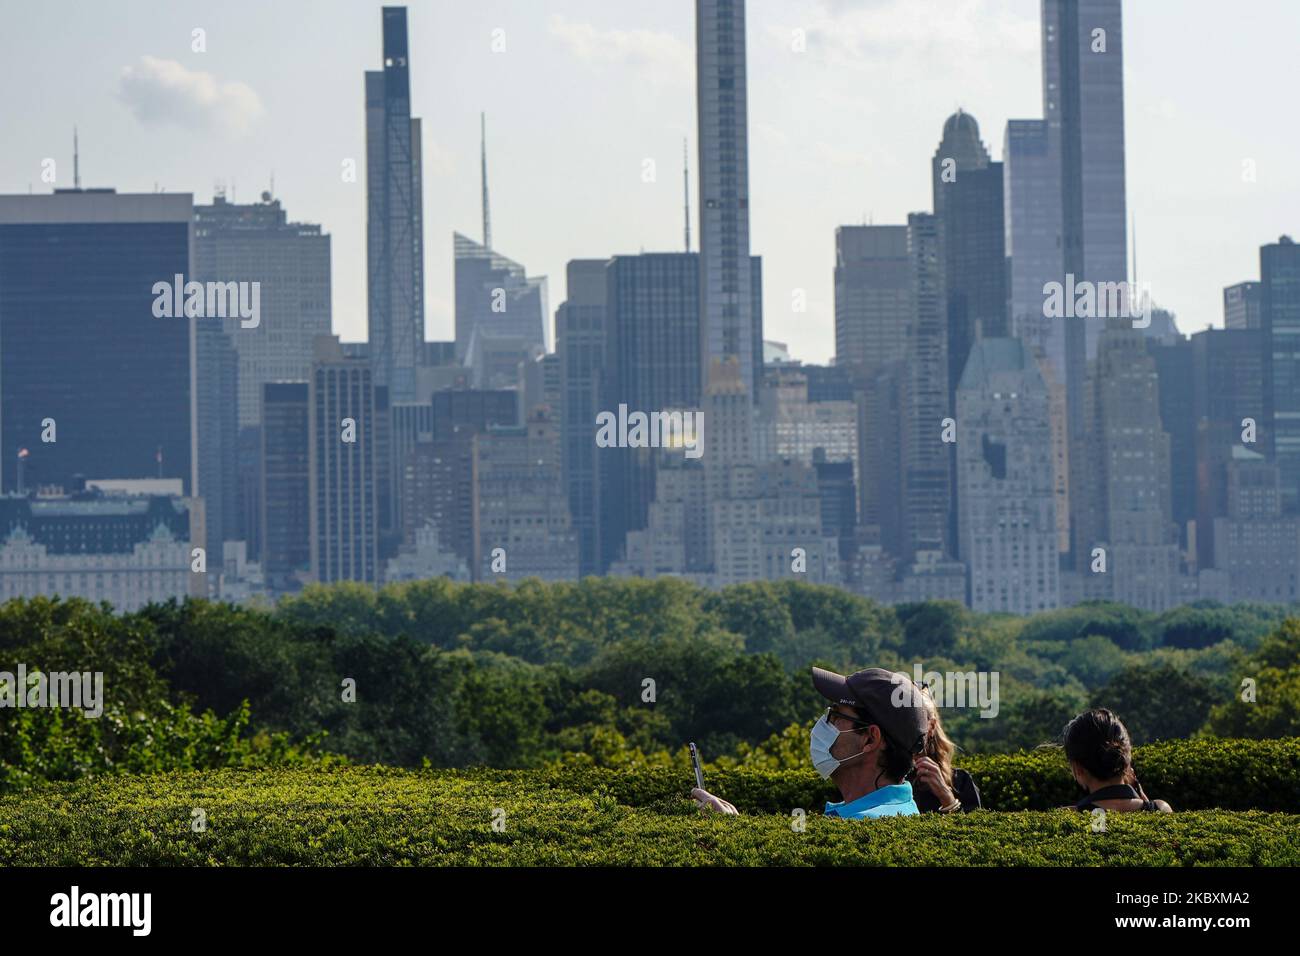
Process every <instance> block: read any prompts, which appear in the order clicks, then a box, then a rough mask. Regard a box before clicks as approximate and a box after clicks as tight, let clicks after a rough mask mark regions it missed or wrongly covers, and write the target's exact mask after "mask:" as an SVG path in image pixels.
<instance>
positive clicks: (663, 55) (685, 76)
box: [549, 14, 695, 85]
mask: <svg viewBox="0 0 1300 956" xmlns="http://www.w3.org/2000/svg"><path fill="white" fill-rule="evenodd" d="M549 29H550V33H551V36H553V37H555V38H557V39H558V40H559V41H560V42H561V43H563V44H564V46H565V47H567V48H568V50H569V52H570V53H571V54H573V56H575V57H576V58H577V59H579V60H581V61H583V62H585V63H590V64H605V63H618V64H624V65H626V66H629V67H631V68H633V69H635V70H638V71H640V72H641V73H642V74H643V75H644V76H646V77H647V78H648V79H650V80H651V81H652V82H655V83H657V84H661V85H669V84H672V85H679V84H690V83H692V82H694V78H695V58H694V55H693V53H692V48H691V46H690V44H688V43H686V42H684V41H682V40H681V39H679V38H678V37H675V36H673V35H672V34H671V33H656V32H654V31H652V30H600V29H597V28H596V27H594V26H592V25H591V24H590V23H574V22H572V21H570V20H566V19H565V18H564V17H563V16H560V15H558V14H556V15H554V16H552V17H551V21H550V24H549Z"/></svg>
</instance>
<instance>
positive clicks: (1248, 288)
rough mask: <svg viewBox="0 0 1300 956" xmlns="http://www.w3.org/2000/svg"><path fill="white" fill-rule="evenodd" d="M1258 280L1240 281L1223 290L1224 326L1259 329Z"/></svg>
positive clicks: (1227, 327)
mask: <svg viewBox="0 0 1300 956" xmlns="http://www.w3.org/2000/svg"><path fill="white" fill-rule="evenodd" d="M1259 295H1260V293H1259V283H1258V282H1238V283H1237V284H1236V285H1230V286H1228V287H1227V288H1225V289H1224V290H1223V327H1224V328H1225V329H1257V328H1259V325H1260V314H1259V312H1260V302H1259Z"/></svg>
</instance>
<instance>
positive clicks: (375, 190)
mask: <svg viewBox="0 0 1300 956" xmlns="http://www.w3.org/2000/svg"><path fill="white" fill-rule="evenodd" d="M383 23H384V68H383V69H382V70H372V71H367V72H366V217H367V220H366V253H367V264H368V282H369V301H368V318H369V323H370V361H371V363H372V364H373V366H374V372H375V385H377V386H387V388H388V390H389V391H388V394H389V399H390V400H391V401H392V402H394V403H398V402H409V401H413V400H414V399H415V397H416V387H415V368H416V366H417V365H418V364H419V359H420V355H421V352H422V350H423V343H424V221H423V218H422V212H421V204H422V195H421V181H420V121H419V120H418V119H412V118H411V81H410V66H409V63H408V61H407V40H406V8H405V7H384V8H383Z"/></svg>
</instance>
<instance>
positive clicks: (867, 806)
mask: <svg viewBox="0 0 1300 956" xmlns="http://www.w3.org/2000/svg"><path fill="white" fill-rule="evenodd" d="M920 812H921V811H920V810H918V809H917V808H916V801H915V800H913V799H912V785H911V784H910V783H908V782H907V781H906V780H904V781H903V782H902V783H895V784H891V785H889V786H888V787H881V788H880V789H879V790H873V791H871V793H869V794H867V795H866V796H865V797H858V799H856V800H854V801H852V802H851V803H828V804H826V816H828V817H839V818H841V819H843V820H866V819H874V818H876V817H912V816H916V815H917V814H919V813H920Z"/></svg>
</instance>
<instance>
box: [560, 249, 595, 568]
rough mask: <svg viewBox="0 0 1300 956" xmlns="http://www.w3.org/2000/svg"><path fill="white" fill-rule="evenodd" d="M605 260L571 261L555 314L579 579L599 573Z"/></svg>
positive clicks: (567, 476)
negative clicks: (599, 426) (598, 437)
mask: <svg viewBox="0 0 1300 956" xmlns="http://www.w3.org/2000/svg"><path fill="white" fill-rule="evenodd" d="M607 263H608V260H606V259H575V260H573V261H571V262H570V263H569V265H568V269H567V271H566V277H567V278H566V282H565V286H566V288H567V289H568V298H567V299H566V300H565V302H564V303H563V304H562V305H561V306H560V307H559V308H558V309H557V310H556V312H555V349H556V352H557V354H558V355H559V357H560V395H561V398H560V408H561V413H560V435H561V441H562V442H563V445H564V486H565V488H566V489H568V495H569V513H570V515H571V517H572V520H573V532H574V534H576V535H577V536H578V550H579V554H580V560H579V568H580V571H581V574H582V575H583V576H584V577H585V576H586V575H589V574H599V573H601V572H603V571H604V570H605V566H604V564H603V563H602V560H601V553H602V551H601V545H600V530H601V524H600V514H601V504H600V488H601V482H600V478H599V474H598V472H597V462H598V452H600V451H601V450H602V449H598V448H597V447H596V442H595V438H594V435H595V428H596V414H597V413H598V412H599V411H601V410H602V409H603V408H604V403H603V388H604V376H605V369H606V357H605V325H606V322H607V315H608V310H607V307H606V290H607V289H608V283H607V281H606V279H605V268H606V265H607Z"/></svg>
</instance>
